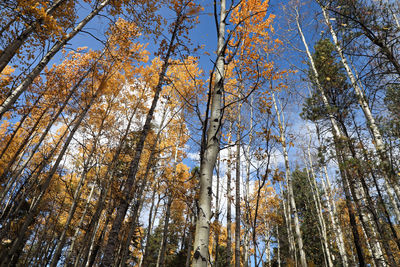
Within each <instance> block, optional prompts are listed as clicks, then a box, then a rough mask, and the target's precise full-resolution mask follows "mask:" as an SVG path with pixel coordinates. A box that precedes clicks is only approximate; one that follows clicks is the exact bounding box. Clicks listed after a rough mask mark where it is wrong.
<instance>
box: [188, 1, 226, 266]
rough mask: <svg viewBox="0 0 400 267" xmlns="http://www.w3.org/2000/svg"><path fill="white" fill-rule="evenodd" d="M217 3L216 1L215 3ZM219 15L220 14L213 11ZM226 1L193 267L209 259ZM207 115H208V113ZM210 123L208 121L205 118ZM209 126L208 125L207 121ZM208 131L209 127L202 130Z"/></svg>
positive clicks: (205, 146) (221, 18) (203, 158)
mask: <svg viewBox="0 0 400 267" xmlns="http://www.w3.org/2000/svg"><path fill="white" fill-rule="evenodd" d="M214 4H215V5H216V3H215V2H214ZM214 15H215V16H216V17H218V16H217V14H214ZM227 15H228V14H227V10H226V0H221V1H220V15H219V22H218V27H217V29H218V34H217V36H218V46H217V60H216V63H215V71H214V72H215V77H214V78H213V79H212V80H213V81H212V84H211V85H210V86H211V88H212V89H211V90H210V92H209V94H210V95H209V97H210V100H211V101H210V105H211V106H210V118H208V121H209V123H210V125H209V127H208V129H207V132H206V133H207V134H206V135H204V134H203V136H202V139H203V142H204V143H202V146H201V152H200V159H201V162H200V177H199V179H200V197H199V203H198V211H197V212H198V214H197V223H196V232H195V238H194V245H193V248H194V255H193V263H192V266H193V267H205V266H207V262H208V243H209V235H210V220H211V197H212V187H211V186H212V175H213V170H214V165H215V162H216V159H217V155H218V152H219V141H220V128H221V124H222V94H223V91H224V77H225V62H224V61H225V49H226V47H225V25H226V16H227ZM207 115H208V114H207ZM206 123H207V121H206ZM205 125H207V124H205ZM203 131H206V129H203Z"/></svg>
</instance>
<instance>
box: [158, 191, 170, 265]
mask: <svg viewBox="0 0 400 267" xmlns="http://www.w3.org/2000/svg"><path fill="white" fill-rule="evenodd" d="M172 200H173V199H172V196H168V201H167V207H166V211H165V219H164V229H163V233H162V239H161V246H160V251H159V254H158V257H157V263H156V267H160V266H161V267H164V265H165V252H166V250H167V236H168V226H169V217H170V216H171V205H172Z"/></svg>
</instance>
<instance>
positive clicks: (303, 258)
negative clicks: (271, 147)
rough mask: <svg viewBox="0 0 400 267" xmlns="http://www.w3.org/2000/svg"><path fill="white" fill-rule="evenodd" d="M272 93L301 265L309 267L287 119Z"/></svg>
mask: <svg viewBox="0 0 400 267" xmlns="http://www.w3.org/2000/svg"><path fill="white" fill-rule="evenodd" d="M271 87H272V86H271ZM271 92H272V100H273V104H274V108H275V111H276V114H277V119H278V126H279V133H280V143H281V145H282V151H283V158H284V161H285V177H286V184H287V191H288V199H289V204H290V209H291V211H292V213H293V220H294V229H295V232H296V238H297V245H298V247H299V252H300V263H301V266H302V267H307V261H306V253H305V251H304V245H303V237H302V233H301V230H300V222H299V217H298V214H297V208H296V202H295V200H294V195H293V184H292V177H291V174H290V166H289V155H288V152H287V150H286V137H285V134H286V133H285V132H286V131H285V119H284V116H283V112H282V119H281V112H280V110H279V109H278V106H277V104H276V101H275V94H274V93H273V91H272V90H271Z"/></svg>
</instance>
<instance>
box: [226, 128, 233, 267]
mask: <svg viewBox="0 0 400 267" xmlns="http://www.w3.org/2000/svg"><path fill="white" fill-rule="evenodd" d="M231 139H232V122H230V124H229V136H228V164H227V165H228V167H227V170H226V251H227V256H226V262H227V263H228V264H229V265H230V264H231V262H232V195H231V188H232V185H231V181H232V159H231V157H232V153H231V146H230V145H231Z"/></svg>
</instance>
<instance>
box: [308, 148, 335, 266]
mask: <svg viewBox="0 0 400 267" xmlns="http://www.w3.org/2000/svg"><path fill="white" fill-rule="evenodd" d="M307 154H308V164H309V167H308V166H307V162H306V159H304V164H305V167H306V172H307V178H308V182H309V184H310V188H311V192H312V194H313V199H314V204H315V208H316V211H317V217H318V222H319V225H320V227H321V237H322V240H321V241H322V244H323V246H324V250H325V253H326V260H327V265H328V266H329V267H332V266H333V262H332V255H331V252H330V248H329V244H328V234H327V227H326V223H325V219H324V215H323V214H322V204H321V198H320V196H319V190H318V186H317V183H316V176H315V173H314V168H313V164H312V159H311V153H310V145H308V147H307ZM310 172H311V176H310Z"/></svg>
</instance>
